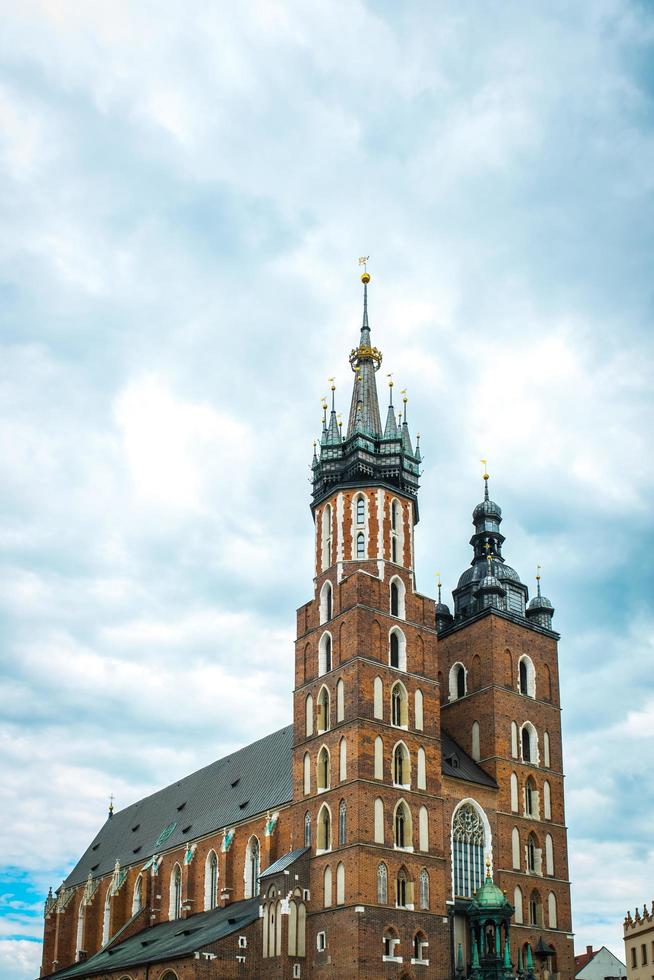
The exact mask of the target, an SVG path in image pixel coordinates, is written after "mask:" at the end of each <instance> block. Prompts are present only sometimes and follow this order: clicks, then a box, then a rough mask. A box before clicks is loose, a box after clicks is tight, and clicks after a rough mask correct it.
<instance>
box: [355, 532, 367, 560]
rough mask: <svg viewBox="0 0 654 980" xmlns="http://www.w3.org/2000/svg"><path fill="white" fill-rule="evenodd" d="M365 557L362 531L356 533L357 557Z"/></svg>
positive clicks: (364, 541)
mask: <svg viewBox="0 0 654 980" xmlns="http://www.w3.org/2000/svg"><path fill="white" fill-rule="evenodd" d="M365 557H366V537H365V534H364V533H363V531H359V533H358V534H357V558H365Z"/></svg>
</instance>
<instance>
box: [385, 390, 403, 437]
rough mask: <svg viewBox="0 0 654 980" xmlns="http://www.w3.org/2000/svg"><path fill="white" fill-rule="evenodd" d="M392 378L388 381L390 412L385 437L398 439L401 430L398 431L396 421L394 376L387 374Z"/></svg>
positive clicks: (387, 416)
mask: <svg viewBox="0 0 654 980" xmlns="http://www.w3.org/2000/svg"><path fill="white" fill-rule="evenodd" d="M386 377H387V378H390V381H389V382H388V393H389V394H388V412H387V413H386V425H385V427H384V439H397V437H398V435H399V432H398V431H397V422H396V421H395V407H394V405H393V378H392V376H391V375H390V374H387V375H386Z"/></svg>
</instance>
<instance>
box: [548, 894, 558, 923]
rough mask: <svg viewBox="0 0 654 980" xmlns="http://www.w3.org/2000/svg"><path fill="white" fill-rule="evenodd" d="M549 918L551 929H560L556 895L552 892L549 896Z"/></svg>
mask: <svg viewBox="0 0 654 980" xmlns="http://www.w3.org/2000/svg"><path fill="white" fill-rule="evenodd" d="M547 918H548V919H549V927H550V929H558V925H557V916H556V895H555V894H554V892H550V893H549V895H548V897H547Z"/></svg>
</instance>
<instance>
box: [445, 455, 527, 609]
mask: <svg viewBox="0 0 654 980" xmlns="http://www.w3.org/2000/svg"><path fill="white" fill-rule="evenodd" d="M482 462H483V463H484V466H485V464H486V460H482ZM489 479H490V477H489V475H488V473H487V472H486V471H485V470H484V499H483V500H482V501H481V503H480V504H477V506H476V507H475V509H474V510H473V512H472V523H473V524H474V528H475V531H474V534H473V535H472V537H471V538H470V544H471V545H472V550H473V555H472V561H471V562H470V566H471V567H470V568H468V569H466V571H465V572H464V573H463V574H462V575H461V577H460V579H459V582H458V585H457V587H456V589H455V590H454V593H453V595H454V616H455V619H456V620H457V621H460V620H462V619H466V618H467V617H468V616H472V615H474V614H475V613H477V612H481V610H483V609H485V608H487V607H488V606H492V607H493V608H495V609H502V610H505V611H506V612H509V613H513V614H514V615H517V616H524V615H525V603H526V601H527V596H528V592H527V586H526V585H523V584H522V582H521V581H520V576H519V575H518V573H517V572H516V570H515V569H514V568H511V566H510V565H507V563H506V562H505V560H504V558H503V556H502V546H503V544H504V541H505V538H504V535H503V534H502V532H501V530H500V524H501V523H502V508H501V507H500V505H499V504H497V503H495V501H494V500H491V499H490V495H489V492H488V481H489ZM489 558H490V559H492V572H491V571H490V569H489V567H488V565H487V562H488V559H489ZM489 577H490V579H491V580H493V579H494V580H495V581H491V580H489ZM482 586H483V587H482ZM498 586H499V588H498Z"/></svg>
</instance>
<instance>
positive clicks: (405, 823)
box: [394, 800, 413, 847]
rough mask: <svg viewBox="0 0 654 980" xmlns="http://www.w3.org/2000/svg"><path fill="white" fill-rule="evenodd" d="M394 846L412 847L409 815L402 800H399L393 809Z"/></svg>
mask: <svg viewBox="0 0 654 980" xmlns="http://www.w3.org/2000/svg"><path fill="white" fill-rule="evenodd" d="M394 830H395V842H394V843H395V846H396V847H412V846H413V830H412V824H411V813H410V811H409V808H408V806H407V805H406V803H405V802H404V800H400V802H399V803H398V804H397V807H396V808H395V827H394Z"/></svg>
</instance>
